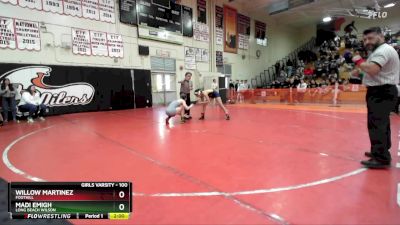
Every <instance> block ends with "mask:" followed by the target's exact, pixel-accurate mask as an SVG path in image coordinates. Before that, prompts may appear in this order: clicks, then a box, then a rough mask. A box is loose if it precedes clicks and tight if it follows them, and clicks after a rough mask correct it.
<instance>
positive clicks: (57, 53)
mask: <svg viewBox="0 0 400 225" xmlns="http://www.w3.org/2000/svg"><path fill="white" fill-rule="evenodd" d="M115 3H116V4H115V8H116V9H115V12H116V13H115V16H116V19H115V23H107V22H101V21H95V20H91V19H84V18H78V17H72V16H66V15H59V14H55V13H51V12H44V11H38V10H33V9H28V8H22V7H19V6H14V5H12V4H10V3H3V2H0V16H2V17H11V18H18V19H23V20H31V21H38V22H41V26H42V29H41V33H40V35H41V42H42V43H41V50H40V51H38V52H37V51H27V50H10V49H0V63H24V64H43V65H70V66H82V67H107V68H129V69H144V70H150V56H156V55H157V52H160V51H161V50H162V51H164V52H168V54H169V55H170V57H171V58H174V59H176V60H177V63H176V71H177V78H178V80H180V79H182V78H183V76H184V74H185V72H186V71H187V70H185V69H183V70H180V67H181V66H183V68H184V47H183V46H195V47H198V48H205V49H208V50H209V51H210V59H209V62H203V63H200V62H198V63H197V71H195V73H194V75H195V76H198V75H199V74H201V73H205V72H210V71H211V72H213V71H216V70H217V68H216V65H215V51H216V50H222V46H217V45H215V44H214V41H210V42H200V41H196V40H194V39H193V38H186V37H184V44H183V45H176V44H169V43H163V42H159V41H152V40H145V39H141V38H138V35H137V27H136V26H134V25H132V26H131V25H126V24H122V23H120V22H119V13H118V11H119V6H118V1H117V0H115ZM226 3H227V1H226V0H225V1H224V0H207V19H208V20H207V21H208V25H209V26H211V23H210V21H211V20H213V18H214V15H215V12H214V6H215V5H219V6H223V4H226ZM181 4H182V5H186V6H189V7H191V8H192V9H193V18H194V20H196V19H197V1H196V0H182V1H181ZM236 9H237V10H238V13H241V14H244V15H247V16H251V15H249V14H248V13H247V12H245V11H242V10H241V8H240V6H239V7H237V8H236ZM256 19H258V20H260V21H265V19H264V18H256ZM265 22H267V21H265ZM71 27H75V28H81V29H88V30H95V31H102V32H109V33H116V34H122V38H123V44H124V57H123V58H111V57H104V56H81V55H75V54H73V53H72V50H71V49H65V48H62V46H61V45H62V42H63V41H64V42H65V41H70V39H71ZM296 34H298V30H297V29H293V28H288V27H281V26H279V25H278V24H276V23H274V22H267V38H268V46H266V47H264V46H260V45H257V44H256V43H255V38H254V18H252V21H251V36H250V46H249V49H248V50H238V53H237V54H231V53H224V61H225V63H227V64H231V65H232V73H233V78H234V79H248V78H251V77H254V75H255V74H258V73H260V72H261V71H263V70H264V69H265V68H267V67H268V66H269V65H272V64H274V63H275V62H276V60H278V59H281V58H282V57H284V56H286V55H287V54H288V53H289V52H290V51H292V50H293V49H294V48H296V47H298V46H300V45H301V44H303V43H304V42H305V41H307V38H305V37H304V38H302V39H301V40H300V41H299V39H298V36H296ZM312 36H314V34H310V35H307V37H312ZM210 37H215V33H214V28H212V29H210ZM138 45H147V46H150V56H139V54H138ZM257 50H260V51H261V57H260V58H257V57H256V51H257ZM211 51H212V52H211ZM198 80H199V79H198V77H197V78H196V77H195V78H194V79H193V81H194V82H195V83H194V85H195V86H196V81H198Z"/></svg>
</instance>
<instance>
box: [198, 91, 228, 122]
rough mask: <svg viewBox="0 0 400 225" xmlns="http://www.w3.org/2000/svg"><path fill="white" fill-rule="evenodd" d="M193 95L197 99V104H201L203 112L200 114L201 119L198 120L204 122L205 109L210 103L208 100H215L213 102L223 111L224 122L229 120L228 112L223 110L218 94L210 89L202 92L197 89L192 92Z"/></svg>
mask: <svg viewBox="0 0 400 225" xmlns="http://www.w3.org/2000/svg"><path fill="white" fill-rule="evenodd" d="M194 94H195V95H196V97H197V104H203V111H202V112H201V117H200V118H199V120H204V115H205V112H206V107H207V105H208V103H210V98H211V99H215V101H216V102H217V104H218V105H219V107H221V109H222V110H224V112H225V119H226V120H229V119H230V116H229V112H228V110H227V109H226V108H225V106H224V104H223V103H222V100H221V96H220V95H219V93H218V92H217V91H214V90H211V89H209V90H204V91H202V90H201V89H197V90H195V91H194Z"/></svg>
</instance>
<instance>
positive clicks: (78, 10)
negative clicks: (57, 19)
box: [64, 0, 82, 17]
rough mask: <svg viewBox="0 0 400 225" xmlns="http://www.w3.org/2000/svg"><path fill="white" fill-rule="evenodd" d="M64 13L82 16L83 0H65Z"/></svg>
mask: <svg viewBox="0 0 400 225" xmlns="http://www.w3.org/2000/svg"><path fill="white" fill-rule="evenodd" d="M64 14H66V15H71V16H77V17H82V2H81V0H64Z"/></svg>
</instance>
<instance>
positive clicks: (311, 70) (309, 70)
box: [304, 68, 314, 76]
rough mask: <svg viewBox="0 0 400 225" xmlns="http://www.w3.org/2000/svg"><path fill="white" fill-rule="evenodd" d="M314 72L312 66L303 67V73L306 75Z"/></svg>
mask: <svg viewBox="0 0 400 225" xmlns="http://www.w3.org/2000/svg"><path fill="white" fill-rule="evenodd" d="M313 74H314V70H313V69H312V68H306V69H304V75H306V76H312V75H313Z"/></svg>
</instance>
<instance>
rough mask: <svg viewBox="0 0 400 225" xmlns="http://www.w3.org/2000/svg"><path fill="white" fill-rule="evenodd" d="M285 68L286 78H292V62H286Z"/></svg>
mask: <svg viewBox="0 0 400 225" xmlns="http://www.w3.org/2000/svg"><path fill="white" fill-rule="evenodd" d="M286 67H287V74H288V76H289V77H290V76H292V73H293V62H292V60H290V59H289V60H288V61H287V62H286Z"/></svg>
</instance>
